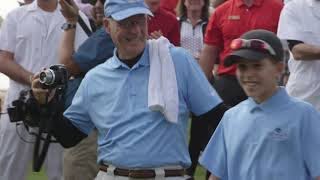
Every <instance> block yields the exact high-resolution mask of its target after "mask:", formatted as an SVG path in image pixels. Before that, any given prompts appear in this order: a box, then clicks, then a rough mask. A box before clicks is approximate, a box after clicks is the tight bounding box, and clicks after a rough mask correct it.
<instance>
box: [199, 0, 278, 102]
mask: <svg viewBox="0 0 320 180" xmlns="http://www.w3.org/2000/svg"><path fill="white" fill-rule="evenodd" d="M282 7H283V3H282V1H281V0H228V1H226V2H225V3H223V4H222V5H220V6H219V7H217V9H216V10H215V11H214V13H213V14H212V15H211V17H210V19H209V23H208V26H207V30H206V34H205V39H204V43H205V45H204V48H203V49H202V52H201V55H200V66H201V68H202V69H203V71H204V72H205V74H206V76H207V78H208V79H209V80H210V79H212V78H213V76H212V69H213V66H214V63H215V61H216V59H219V60H220V64H219V68H218V72H217V74H218V76H217V77H215V80H214V83H213V86H214V87H215V89H216V90H217V92H218V93H219V95H220V97H221V98H222V99H223V100H224V102H225V104H227V105H229V106H235V105H236V104H238V103H239V102H241V101H243V100H245V99H247V96H246V95H245V93H244V91H243V90H242V88H241V87H240V85H239V83H238V82H237V80H236V77H235V70H236V67H235V65H234V66H231V67H225V66H224V65H223V64H224V59H225V57H226V56H227V55H228V54H229V53H230V52H231V48H230V43H231V41H232V40H233V39H236V38H239V37H240V36H241V35H242V34H244V33H245V32H247V31H250V30H253V29H265V30H269V31H272V32H275V33H276V30H277V27H278V21H279V16H280V12H281V9H282Z"/></svg>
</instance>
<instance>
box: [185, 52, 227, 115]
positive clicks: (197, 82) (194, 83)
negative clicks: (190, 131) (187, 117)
mask: <svg viewBox="0 0 320 180" xmlns="http://www.w3.org/2000/svg"><path fill="white" fill-rule="evenodd" d="M186 56H187V62H188V66H187V67H185V70H186V72H185V74H184V75H185V77H184V78H185V79H186V82H187V83H186V88H187V91H186V93H187V94H186V96H185V97H186V101H187V105H188V107H189V109H190V111H191V112H193V113H194V114H195V115H197V116H199V115H201V114H204V113H206V112H208V111H209V110H211V109H213V108H214V107H215V106H217V105H218V104H220V103H221V102H222V100H221V98H220V97H219V95H218V93H217V92H216V91H215V89H214V88H213V87H212V86H211V84H210V83H209V81H208V80H207V78H206V76H205V75H204V73H203V71H202V70H201V68H200V66H199V64H198V63H197V61H196V60H195V59H194V58H193V57H192V55H190V54H189V53H187V52H186Z"/></svg>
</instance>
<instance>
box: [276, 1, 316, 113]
mask: <svg viewBox="0 0 320 180" xmlns="http://www.w3.org/2000/svg"><path fill="white" fill-rule="evenodd" d="M278 36H279V38H281V39H286V40H299V41H303V42H304V43H306V44H310V45H316V46H319V47H320V1H316V0H292V1H291V2H290V3H288V4H286V6H285V7H284V9H283V10H282V12H281V15H280V20H279V26H278ZM288 65H289V70H290V77H289V80H288V83H287V86H286V89H287V91H288V93H289V94H290V95H291V96H294V97H297V98H299V99H301V100H305V101H308V102H310V103H311V104H313V105H314V106H315V107H316V109H317V110H318V111H319V110H320V59H319V60H313V61H301V60H295V59H293V57H292V56H291V59H290V60H289V63H288Z"/></svg>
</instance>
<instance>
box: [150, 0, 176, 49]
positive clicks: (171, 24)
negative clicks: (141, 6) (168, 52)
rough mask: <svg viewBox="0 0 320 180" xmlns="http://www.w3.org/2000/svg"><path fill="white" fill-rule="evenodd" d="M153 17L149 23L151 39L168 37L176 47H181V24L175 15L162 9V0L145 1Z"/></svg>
mask: <svg viewBox="0 0 320 180" xmlns="http://www.w3.org/2000/svg"><path fill="white" fill-rule="evenodd" d="M145 3H146V4H147V5H148V6H149V8H150V11H151V12H152V13H153V17H150V19H149V21H148V34H149V36H150V37H149V38H153V39H157V38H159V37H160V36H164V37H166V38H167V39H168V40H169V41H170V42H171V43H172V44H174V45H175V46H179V45H180V24H179V22H178V20H177V18H176V16H174V15H173V14H171V13H169V12H167V11H165V10H164V9H162V8H161V7H160V0H145Z"/></svg>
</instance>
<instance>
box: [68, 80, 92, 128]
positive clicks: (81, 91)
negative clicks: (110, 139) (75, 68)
mask: <svg viewBox="0 0 320 180" xmlns="http://www.w3.org/2000/svg"><path fill="white" fill-rule="evenodd" d="M87 82H88V81H87V79H86V78H85V79H83V80H82V82H81V84H80V86H79V88H78V91H77V93H76V95H75V96H74V98H73V100H72V104H71V105H70V106H69V108H68V109H67V110H66V111H65V112H64V116H65V117H66V118H68V119H69V120H70V121H71V122H72V124H73V125H74V126H76V127H77V128H78V129H80V130H81V131H82V132H83V133H85V134H89V133H90V132H91V130H92V129H93V128H94V124H93V123H92V121H91V118H90V114H89V112H90V103H89V100H88V99H89V97H88V92H87V91H88V90H87V88H88V85H87Z"/></svg>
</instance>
